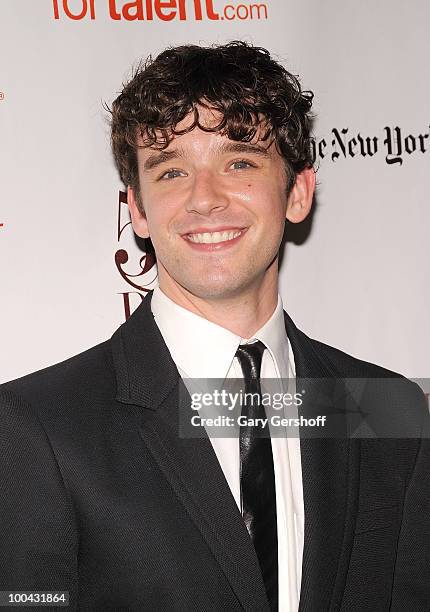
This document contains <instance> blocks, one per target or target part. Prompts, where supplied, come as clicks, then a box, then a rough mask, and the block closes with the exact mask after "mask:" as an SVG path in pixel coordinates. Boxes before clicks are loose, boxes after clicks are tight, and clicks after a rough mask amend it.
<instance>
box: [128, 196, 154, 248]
mask: <svg viewBox="0 0 430 612" xmlns="http://www.w3.org/2000/svg"><path fill="white" fill-rule="evenodd" d="M127 204H128V208H129V211H130V216H131V224H132V226H133V229H134V232H135V234H137V235H138V236H140V237H141V238H149V231H148V222H147V220H146V215H145V212H144V211H143V210H141V208H140V207H139V206H138V204H137V196H136V194H135V192H134V189H133V187H130V185H129V186H128V187H127Z"/></svg>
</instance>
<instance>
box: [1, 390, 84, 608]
mask: <svg viewBox="0 0 430 612" xmlns="http://www.w3.org/2000/svg"><path fill="white" fill-rule="evenodd" d="M77 553H78V532H77V526H76V520H75V515H74V512H73V508H72V503H71V499H70V495H69V493H68V491H67V489H66V486H65V484H64V481H63V478H62V476H61V472H60V468H59V465H58V463H57V460H56V458H55V455H54V452H53V449H52V447H51V444H50V441H49V439H48V436H47V435H46V432H45V430H44V428H43V426H42V424H41V422H40V420H39V419H38V417H37V415H36V414H35V413H34V412H32V410H31V408H30V407H29V406H28V405H26V403H25V402H24V401H23V400H22V399H20V398H19V397H18V396H17V395H15V394H14V393H12V392H11V391H9V390H8V389H7V385H3V386H2V388H0V590H1V591H9V590H10V591H55V592H58V593H60V592H63V591H69V598H70V600H69V601H70V604H69V606H68V607H67V608H65V609H66V610H69V611H74V610H76V609H77V604H76V599H77ZM19 608H20V609H21V607H19ZM14 609H17V608H16V607H14ZM22 609H28V608H22ZM32 609H37V610H39V609H40V610H45V611H46V610H49V609H51V608H49V607H46V606H45V607H41V606H37V607H32ZM52 609H53V608H52ZM55 609H56V610H59V609H61V608H59V607H55Z"/></svg>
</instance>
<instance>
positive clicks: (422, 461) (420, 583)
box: [390, 394, 430, 612]
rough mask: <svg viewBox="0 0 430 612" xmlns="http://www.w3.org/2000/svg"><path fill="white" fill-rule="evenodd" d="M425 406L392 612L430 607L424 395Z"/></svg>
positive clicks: (428, 429)
mask: <svg viewBox="0 0 430 612" xmlns="http://www.w3.org/2000/svg"><path fill="white" fill-rule="evenodd" d="M421 395H422V394H421ZM422 405H423V411H424V426H423V429H422V438H421V443H420V446H419V450H418V452H417V455H416V460H415V466H414V469H413V472H412V476H411V479H410V482H409V486H408V489H407V491H406V496H405V501H404V507H403V522H402V527H401V531H400V536H399V543H398V548H397V560H396V568H395V573H394V584H393V592H392V600H391V607H390V612H405V611H406V610H407V611H408V612H428V611H429V610H430V415H429V412H428V405H427V402H426V401H425V399H424V397H423V402H422Z"/></svg>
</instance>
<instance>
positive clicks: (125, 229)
mask: <svg viewBox="0 0 430 612" xmlns="http://www.w3.org/2000/svg"><path fill="white" fill-rule="evenodd" d="M117 240H118V243H121V245H122V246H121V248H119V249H118V250H117V251H116V252H115V265H116V267H117V270H118V272H119V273H120V275H121V277H122V279H123V280H125V282H126V283H127V284H128V285H130V287H132V288H133V290H128V291H123V292H121V293H120V295H122V297H123V307H124V315H125V318H126V319H128V318H129V316H130V314H131V312H132V302H133V305H134V306H138V305H139V303H140V302H141V300H143V298H144V297H145V295H146V294H147V293H148V291H150V290H151V289H152V288H153V284H154V282H155V280H156V279H157V266H156V259H155V252H154V249H153V247H152V244H151V242H150V241H149V240H143V239H142V238H139V237H138V236H136V235H135V234H134V232H133V228H132V226H131V219H130V212H129V210H128V205H127V194H126V193H125V192H124V191H120V192H119V195H118V223H117ZM129 253H131V257H130V255H129ZM127 264H129V266H130V268H131V269H133V270H138V271H137V272H135V271H134V272H129V271H127V268H128V266H127ZM136 302H137V303H136Z"/></svg>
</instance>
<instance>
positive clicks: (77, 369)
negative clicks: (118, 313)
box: [0, 340, 116, 417]
mask: <svg viewBox="0 0 430 612" xmlns="http://www.w3.org/2000/svg"><path fill="white" fill-rule="evenodd" d="M115 388H116V381H115V374H114V367H113V362H112V356H111V348H110V340H106V341H104V342H101V343H100V344H97V345H95V346H93V347H91V348H89V349H87V350H85V351H83V352H81V353H78V354H77V355H74V356H72V357H69V358H68V359H65V360H64V361H61V362H59V363H56V364H53V365H51V366H48V367H46V368H43V369H41V370H37V371H35V372H32V373H30V374H26V375H25V376H22V377H20V378H16V379H14V380H11V381H9V382H6V383H3V384H2V385H0V396H2V397H3V398H8V397H15V398H20V399H21V400H23V401H24V402H25V403H26V404H27V405H31V406H32V407H33V408H35V409H37V411H38V412H40V413H41V415H40V416H43V415H44V416H47V417H49V413H50V411H51V410H54V406H58V405H59V404H61V405H62V406H63V407H65V406H66V405H67V404H74V405H75V406H76V405H78V402H83V401H84V403H87V402H88V401H91V400H93V401H95V400H96V398H100V396H106V395H107V394H109V396H110V397H112V393H115ZM55 410H56V408H55Z"/></svg>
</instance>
